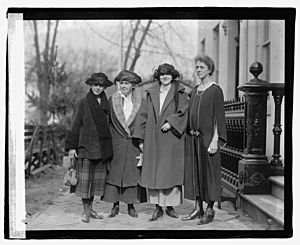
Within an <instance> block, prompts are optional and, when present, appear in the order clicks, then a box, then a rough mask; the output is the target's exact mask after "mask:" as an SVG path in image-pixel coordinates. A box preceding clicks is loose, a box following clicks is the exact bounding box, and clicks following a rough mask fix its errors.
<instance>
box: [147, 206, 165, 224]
mask: <svg viewBox="0 0 300 245" xmlns="http://www.w3.org/2000/svg"><path fill="white" fill-rule="evenodd" d="M163 215H164V212H163V210H162V208H156V209H155V210H154V212H153V214H152V217H151V219H149V221H155V220H157V219H158V218H160V217H162V216H163Z"/></svg>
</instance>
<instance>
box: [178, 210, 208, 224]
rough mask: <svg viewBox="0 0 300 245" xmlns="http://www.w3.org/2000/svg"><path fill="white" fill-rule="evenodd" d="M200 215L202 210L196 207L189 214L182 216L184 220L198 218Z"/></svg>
mask: <svg viewBox="0 0 300 245" xmlns="http://www.w3.org/2000/svg"><path fill="white" fill-rule="evenodd" d="M200 216H201V212H200V210H197V209H194V210H193V211H192V212H190V213H189V215H188V216H185V217H182V218H181V220H183V221H188V220H194V219H196V218H200ZM202 216H203V214H202Z"/></svg>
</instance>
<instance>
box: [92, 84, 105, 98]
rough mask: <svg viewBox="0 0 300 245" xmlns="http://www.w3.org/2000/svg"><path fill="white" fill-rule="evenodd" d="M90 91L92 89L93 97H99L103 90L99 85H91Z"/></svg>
mask: <svg viewBox="0 0 300 245" xmlns="http://www.w3.org/2000/svg"><path fill="white" fill-rule="evenodd" d="M91 89H92V91H93V93H94V95H99V94H101V92H102V91H103V90H104V87H103V86H100V84H93V85H91Z"/></svg>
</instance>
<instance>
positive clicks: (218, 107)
mask: <svg viewBox="0 0 300 245" xmlns="http://www.w3.org/2000/svg"><path fill="white" fill-rule="evenodd" d="M214 108H215V110H214V118H215V120H216V122H217V127H218V136H219V138H218V142H219V144H220V145H221V146H224V145H225V144H226V143H227V131H226V121H225V109H224V95H223V92H222V89H221V88H220V87H218V89H217V92H216V94H215V98H214Z"/></svg>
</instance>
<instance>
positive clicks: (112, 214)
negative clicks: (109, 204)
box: [108, 205, 120, 218]
mask: <svg viewBox="0 0 300 245" xmlns="http://www.w3.org/2000/svg"><path fill="white" fill-rule="evenodd" d="M119 210H120V207H119V205H116V206H113V208H112V209H111V212H110V214H109V215H108V218H113V217H115V216H117V215H118V213H119Z"/></svg>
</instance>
